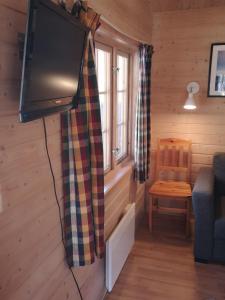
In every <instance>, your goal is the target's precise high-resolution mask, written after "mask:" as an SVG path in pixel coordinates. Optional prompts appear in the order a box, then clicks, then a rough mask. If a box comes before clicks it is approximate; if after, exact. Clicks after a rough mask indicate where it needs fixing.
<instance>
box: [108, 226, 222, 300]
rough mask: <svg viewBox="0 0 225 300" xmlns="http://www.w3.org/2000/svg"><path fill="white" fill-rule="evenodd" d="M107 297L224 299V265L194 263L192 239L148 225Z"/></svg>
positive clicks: (124, 299)
mask: <svg viewBox="0 0 225 300" xmlns="http://www.w3.org/2000/svg"><path fill="white" fill-rule="evenodd" d="M105 299H107V300H134V299H135V300H170V299H171V300H172V299H173V300H222V299H223V300H224V299H225V266H221V265H215V264H208V265H205V264H199V263H194V261H193V254H192V242H191V240H189V241H187V240H185V239H182V238H177V237H176V238H172V237H171V236H168V232H166V231H162V230H161V229H160V232H159V231H157V230H155V233H154V236H150V235H149V232H148V229H147V224H144V225H142V226H141V227H140V230H139V231H138V234H137V240H136V243H135V246H134V248H133V251H132V253H131V254H130V256H129V257H128V260H127V262H126V264H125V266H124V268H123V271H122V273H121V274H120V276H119V279H118V281H117V283H116V285H115V287H114V289H113V291H112V293H111V294H108V295H107V296H106V297H105Z"/></svg>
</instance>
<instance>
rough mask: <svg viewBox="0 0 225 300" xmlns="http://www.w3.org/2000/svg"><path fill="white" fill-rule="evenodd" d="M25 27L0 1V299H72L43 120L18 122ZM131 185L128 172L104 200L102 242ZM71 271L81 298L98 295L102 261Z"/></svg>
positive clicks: (54, 120) (55, 154) (18, 12)
mask: <svg viewBox="0 0 225 300" xmlns="http://www.w3.org/2000/svg"><path fill="white" fill-rule="evenodd" d="M25 23H26V1H25V0H21V1H15V0H0V31H1V35H0V245H1V247H0V299H4V300H8V299H10V300H28V299H29V300H30V299H32V300H47V299H48V300H50V299H54V300H63V299H73V300H75V299H79V295H78V293H77V291H76V288H75V284H74V282H73V279H72V276H71V273H70V272H69V269H68V267H67V265H66V264H65V259H64V249H63V246H62V242H61V233H60V224H59V215H58V208H57V205H56V202H55V197H54V191H53V185H52V178H51V174H50V169H49V165H48V160H47V155H46V151H45V146H44V130H43V124H42V121H41V120H36V121H33V122H30V123H27V124H20V123H19V122H18V106H19V87H20V78H21V61H20V60H19V49H18V41H17V35H18V32H24V30H25ZM46 123H47V131H48V143H49V151H50V156H51V159H52V162H53V169H54V174H55V177H56V184H57V193H58V196H59V198H60V204H61V207H62V178H61V158H60V122H59V115H54V116H51V117H48V118H46ZM130 186H131V172H128V173H127V174H126V176H125V177H124V178H123V179H122V180H121V181H120V182H119V183H118V184H117V186H115V187H114V188H112V189H111V191H110V192H109V193H108V194H107V196H106V211H105V215H106V226H105V237H106V238H107V237H108V236H109V234H110V233H111V232H112V230H113V228H114V227H115V226H116V224H117V222H118V221H119V219H120V217H121V213H122V211H123V209H124V207H125V206H126V204H127V203H128V202H129V201H130V200H131V199H130V194H131V188H130ZM118 191H119V192H118ZM141 191H142V192H141ZM134 193H136V190H135V192H132V194H134ZM143 197H144V195H143V186H141V188H140V187H138V190H137V197H134V199H138V201H137V202H138V212H141V211H142V206H143V205H142V204H143ZM138 215H139V214H138ZM74 272H75V274H76V276H77V278H78V282H79V285H80V286H81V290H82V293H83V296H84V299H86V300H100V299H101V298H102V297H103V295H104V293H105V287H104V262H103V260H97V261H96V263H95V264H93V265H91V266H87V267H83V268H76V269H74Z"/></svg>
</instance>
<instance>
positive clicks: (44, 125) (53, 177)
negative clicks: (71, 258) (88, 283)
mask: <svg viewBox="0 0 225 300" xmlns="http://www.w3.org/2000/svg"><path fill="white" fill-rule="evenodd" d="M42 121H43V127H44V138H45V148H46V153H47V156H48V162H49V167H50V171H51V175H52V182H53V188H54V194H55V200H56V203H57V206H58V211H59V220H60V227H61V236H62V243H63V247H64V249H65V251H66V246H65V242H64V234H63V223H62V219H61V208H60V204H59V199H58V195H57V191H56V181H55V175H54V172H53V168H52V162H51V158H50V155H49V151H48V138H47V130H46V123H45V118H42ZM69 269H70V272H71V274H72V276H73V280H74V282H75V284H76V287H77V289H78V292H79V295H80V299H81V300H83V296H82V294H81V290H80V287H79V284H78V282H77V279H76V277H75V275H74V273H73V270H72V268H69Z"/></svg>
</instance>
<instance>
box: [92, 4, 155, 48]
mask: <svg viewBox="0 0 225 300" xmlns="http://www.w3.org/2000/svg"><path fill="white" fill-rule="evenodd" d="M88 2H89V4H90V6H91V7H93V8H94V9H95V10H96V11H97V12H98V13H100V14H101V15H102V16H103V17H104V18H105V19H106V20H107V21H108V22H109V23H110V24H111V25H112V26H114V27H115V28H116V29H117V30H119V31H121V32H122V33H124V34H126V35H128V36H129V37H132V38H134V39H137V40H138V41H144V42H145V43H150V42H151V32H152V14H151V13H152V11H151V3H150V2H149V1H148V0H142V1H139V0H129V1H123V0H113V1H109V0H108V1H106V0H89V1H88Z"/></svg>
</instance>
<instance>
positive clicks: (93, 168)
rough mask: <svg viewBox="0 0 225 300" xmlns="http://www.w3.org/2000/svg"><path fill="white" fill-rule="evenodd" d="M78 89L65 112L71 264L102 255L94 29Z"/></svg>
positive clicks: (101, 172)
mask: <svg viewBox="0 0 225 300" xmlns="http://www.w3.org/2000/svg"><path fill="white" fill-rule="evenodd" d="M95 23H96V24H98V22H96V15H95ZM92 29H93V28H92ZM78 93H79V95H78V99H79V104H78V108H77V109H75V110H71V111H69V112H66V113H63V114H62V116H61V129H62V160H63V193H64V223H65V236H64V238H65V246H66V256H67V262H68V264H69V266H70V267H73V266H84V265H87V264H91V263H93V262H94V260H95V254H96V255H97V257H99V258H102V257H103V256H104V246H105V245H104V169H103V146H102V131H101V116H100V104H99V94H98V86H97V77H96V71H95V63H94V47H93V39H92V33H91V32H90V34H89V37H88V40H87V45H86V47H85V53H84V64H83V72H82V75H81V77H80V88H79V92H78Z"/></svg>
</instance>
